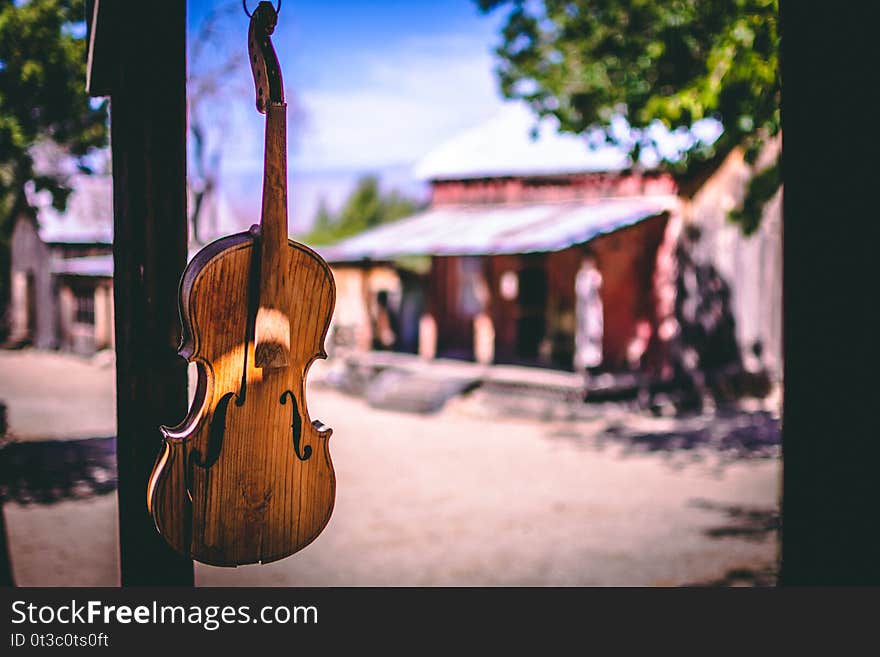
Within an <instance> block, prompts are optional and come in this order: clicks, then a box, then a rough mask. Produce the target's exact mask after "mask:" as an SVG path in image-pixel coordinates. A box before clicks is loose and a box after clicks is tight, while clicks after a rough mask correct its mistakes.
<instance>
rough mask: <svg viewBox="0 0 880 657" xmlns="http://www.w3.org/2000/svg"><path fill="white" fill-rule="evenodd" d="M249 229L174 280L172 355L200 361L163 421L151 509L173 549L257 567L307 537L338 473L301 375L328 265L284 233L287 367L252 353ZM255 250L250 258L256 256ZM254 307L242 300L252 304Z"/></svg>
mask: <svg viewBox="0 0 880 657" xmlns="http://www.w3.org/2000/svg"><path fill="white" fill-rule="evenodd" d="M258 244H259V234H258V231H257V230H255V229H252V230H251V231H250V232H247V233H239V234H237V235H231V236H229V237H225V238H222V239H220V240H218V241H217V242H214V243H213V244H210V245H208V246H207V247H205V248H204V249H203V250H202V251H201V252H200V253H199V254H197V255H196V257H195V258H194V259H193V260H192V261H191V262H190V264H189V266H188V267H187V269H186V271H185V272H184V275H183V279H182V282H181V287H180V308H181V317H182V323H183V344H182V346H181V349H180V354H181V355H182V356H183V357H185V358H186V359H187V360H188V361H190V362H194V363H196V364H197V367H198V386H197V389H196V395H195V398H194V400H193V404H192V407H191V409H190V412H189V413H188V415H187V417H186V418H185V419H184V420H183V422H181V423H180V424H179V425H177V426H176V427H171V428H168V427H162V433H163V435H164V437H165V447H164V450H163V452H162V453H161V454H160V457H159V459H158V461H157V463H156V467H155V468H154V471H153V475H152V477H151V478H150V485H149V489H148V506H149V508H150V511H151V513H152V515H153V518H154V520H155V522H156V526H157V528H158V529H159V531H160V533H161V534H163V535H164V536H165V539H166V540H167V541H168V542H169V543H170V544H171V545H172V546H173V547H174V548H175V549H177V550H178V551H180V552H182V553H184V554H188V555H190V556H191V557H192V558H194V559H197V560H198V561H202V562H204V563H208V564H212V565H217V566H227V565H239V564H247V563H257V562H261V563H266V562H270V561H275V560H277V559H281V558H283V557H286V556H288V555H290V554H292V553H294V552H296V551H297V550H299V549H301V548H302V547H304V546H306V545H307V544H309V543H310V542H311V541H312V540H314V538H315V537H316V536H317V535H318V534H319V533H320V532H321V530H322V529H323V528H324V526H325V525H326V524H327V522H328V520H329V519H330V514H331V513H332V510H333V503H334V498H335V490H336V480H335V475H334V471H333V464H332V462H331V460H330V453H329V449H328V439H329V437H330V434H331V433H332V432H331V430H330V429H328V428H326V427H324V426H323V425H322V424H321V423H320V422H317V421H316V422H314V423H313V422H310V421H309V415H308V410H307V407H306V398H305V378H306V374H307V372H308V369H309V366H310V365H311V363H312V362H313V361H314V359H315V358H324V357H326V354H325V353H324V349H323V344H324V337H325V335H326V333H327V328H328V326H329V322H330V318H331V315H332V312H333V307H334V303H335V286H334V282H333V276H332V274H331V272H330V269H329V267H328V266H327V264H326V263H325V262H324V261H323V260H322V259H321V258H320V257H318V256H317V255H316V254H315V253H314V252H313V251H311V250H310V249H309V248H307V247H306V246H304V245H301V244H298V243H296V242H293V241H288V251H289V257H287V258H283V259H282V262H285V263H286V271H284V272H276V273H275V275H276V276H277V277H278V279H279V280H280V281H281V282H282V285H281V286H280V287H279V288H278V291H279V293H280V296H279V299H278V300H277V302H278V306H280V310H281V311H282V312H284V313H285V314H286V316H287V317H288V318H289V320H290V335H291V339H290V359H289V365H288V366H287V367H282V368H258V367H256V366H255V361H254V351H255V349H254V336H253V329H252V328H251V327H252V326H253V320H254V315H255V313H254V311H255V308H253V306H254V305H255V304H254V303H252V302H251V303H249V301H248V300H249V299H251V300H253V299H255V298H257V295H256V294H255V290H254V288H255V281H256V280H257V279H258V276H257V275H256V271H257V270H258V267H257V261H258V260H259V249H255V245H258ZM255 253H256V255H257V257H255ZM249 306H251V307H249Z"/></svg>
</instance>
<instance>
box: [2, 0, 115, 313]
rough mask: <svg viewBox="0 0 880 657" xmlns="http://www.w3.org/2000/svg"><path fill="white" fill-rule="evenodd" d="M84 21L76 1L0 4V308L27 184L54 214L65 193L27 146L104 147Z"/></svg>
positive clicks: (81, 150)
mask: <svg viewBox="0 0 880 657" xmlns="http://www.w3.org/2000/svg"><path fill="white" fill-rule="evenodd" d="M84 15H85V14H84V7H83V1H82V0H25V1H23V2H22V1H18V2H13V0H0V308H5V306H6V302H7V299H8V289H9V282H8V277H9V238H10V236H11V232H12V224H13V219H14V218H15V217H16V216H18V215H19V214H20V213H21V212H24V211H27V210H28V206H27V199H26V198H25V193H24V188H25V183H27V182H28V181H33V182H34V183H35V185H36V188H37V189H38V190H39V189H47V190H49V191H50V192H51V194H52V199H53V204H54V205H55V206H56V207H57V208H58V209H60V210H63V209H64V207H65V204H66V202H67V197H68V195H69V194H70V189H68V188H67V187H65V185H64V182H65V181H64V180H62V179H59V178H57V177H54V176H53V175H51V174H46V173H45V172H40V173H39V175H38V173H37V172H35V171H34V162H33V158H32V154H31V147H32V146H33V145H34V144H36V143H38V142H40V141H43V140H52V141H54V142H55V143H57V144H58V145H59V146H61V147H62V148H63V149H64V150H65V151H67V152H69V153H70V154H71V156H73V157H74V158H82V157H83V156H85V155H87V154H88V153H89V151H90V150H92V149H93V148H95V147H99V146H103V145H104V144H106V141H107V110H106V102H101V103H100V104H96V105H95V106H93V105H92V104H90V101H89V98H88V96H87V95H86V92H85V80H86V70H85V66H86V53H85V48H86V45H85V39H84V36H85V24H84V20H83V19H84ZM80 161H81V160H80Z"/></svg>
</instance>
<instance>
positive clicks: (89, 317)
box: [73, 290, 95, 325]
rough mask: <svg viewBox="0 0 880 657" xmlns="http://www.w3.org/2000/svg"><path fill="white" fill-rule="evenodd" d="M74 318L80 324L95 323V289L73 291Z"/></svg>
mask: <svg viewBox="0 0 880 657" xmlns="http://www.w3.org/2000/svg"><path fill="white" fill-rule="evenodd" d="M73 295H74V296H73V304H74V305H73V320H74V321H75V322H77V323H78V324H92V325H94V323H95V292H94V290H75V291H74V293H73Z"/></svg>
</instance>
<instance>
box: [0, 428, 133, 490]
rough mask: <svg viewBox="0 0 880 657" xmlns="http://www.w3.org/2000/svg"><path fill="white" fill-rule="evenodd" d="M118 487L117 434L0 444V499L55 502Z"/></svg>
mask: <svg viewBox="0 0 880 657" xmlns="http://www.w3.org/2000/svg"><path fill="white" fill-rule="evenodd" d="M114 490H116V438H115V437H113V436H111V437H107V438H87V439H83V440H64V441H36V442H13V443H8V444H6V445H5V446H3V447H2V448H0V499H2V500H7V501H14V502H18V503H20V504H31V503H37V504H52V503H55V502H60V501H62V500H67V499H82V498H85V497H90V496H92V495H104V494H107V493H112V492H113V491H114Z"/></svg>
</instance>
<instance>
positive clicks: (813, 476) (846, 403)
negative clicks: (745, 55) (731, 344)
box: [780, 0, 880, 586]
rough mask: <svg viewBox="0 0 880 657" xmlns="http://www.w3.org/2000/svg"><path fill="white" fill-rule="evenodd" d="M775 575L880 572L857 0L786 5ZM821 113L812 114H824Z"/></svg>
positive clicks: (873, 52) (869, 581)
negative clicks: (853, 0)
mask: <svg viewBox="0 0 880 657" xmlns="http://www.w3.org/2000/svg"><path fill="white" fill-rule="evenodd" d="M780 18H781V25H782V39H783V46H782V79H783V80H784V81H785V82H784V85H783V98H782V120H783V165H782V167H783V175H784V178H785V190H784V195H783V203H784V220H785V241H784V264H783V271H784V283H783V295H784V309H785V403H784V414H783V461H784V464H783V472H784V474H783V498H782V568H781V574H780V583H782V584H783V585H812V586H843V585H847V586H851V585H874V586H877V585H880V477H878V476H877V468H878V463H880V432H878V428H877V427H878V423H880V421H878V414H877V381H876V373H877V371H878V367H880V363H878V349H877V348H876V345H877V336H878V335H880V319H878V318H880V315H878V313H877V312H876V299H877V287H876V281H877V264H876V263H877V260H876V257H877V253H876V251H877V241H876V239H875V238H872V237H871V235H872V233H873V234H874V235H876V230H877V229H876V216H877V181H876V178H877V173H876V171H877V167H876V157H877V156H876V154H877V152H878V146H880V144H878V142H880V138H878V134H877V131H876V130H875V129H874V128H873V126H874V124H875V123H876V121H877V118H876V109H877V104H876V102H875V100H874V96H875V94H876V89H877V86H878V83H880V72H878V69H877V67H876V65H875V63H876V62H877V61H878V58H880V40H878V39H877V35H876V27H875V24H874V23H873V21H870V20H866V16H865V13H864V8H863V7H861V6H855V5H847V4H845V3H844V4H840V3H837V4H833V5H832V4H831V3H825V4H822V3H812V2H797V1H795V0H786V1H785V2H783V3H782V4H781V14H780ZM820 126H821V127H820Z"/></svg>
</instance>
